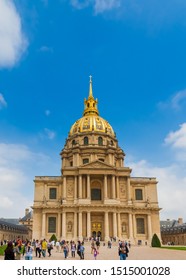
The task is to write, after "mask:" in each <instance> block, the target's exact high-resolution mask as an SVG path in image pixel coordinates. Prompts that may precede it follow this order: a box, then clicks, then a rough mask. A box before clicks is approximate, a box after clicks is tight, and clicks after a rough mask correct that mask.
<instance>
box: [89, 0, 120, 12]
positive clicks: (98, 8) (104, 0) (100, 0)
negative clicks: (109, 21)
mask: <svg viewBox="0 0 186 280" xmlns="http://www.w3.org/2000/svg"><path fill="white" fill-rule="evenodd" d="M120 6H121V1H120V0H95V4H94V10H95V13H96V14H99V13H103V12H105V11H109V10H112V9H115V8H119V7H120Z"/></svg>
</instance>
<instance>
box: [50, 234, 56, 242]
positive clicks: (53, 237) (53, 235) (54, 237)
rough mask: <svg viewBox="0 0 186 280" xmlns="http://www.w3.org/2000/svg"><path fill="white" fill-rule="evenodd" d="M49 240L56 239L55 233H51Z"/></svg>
mask: <svg viewBox="0 0 186 280" xmlns="http://www.w3.org/2000/svg"><path fill="white" fill-rule="evenodd" d="M50 240H51V241H55V242H56V241H57V237H56V236H55V234H52V236H51V237H50Z"/></svg>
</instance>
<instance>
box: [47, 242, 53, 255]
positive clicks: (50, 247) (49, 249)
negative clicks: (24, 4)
mask: <svg viewBox="0 0 186 280" xmlns="http://www.w3.org/2000/svg"><path fill="white" fill-rule="evenodd" d="M52 249H53V244H52V241H51V240H49V242H48V243H47V250H48V256H49V257H51V250H52Z"/></svg>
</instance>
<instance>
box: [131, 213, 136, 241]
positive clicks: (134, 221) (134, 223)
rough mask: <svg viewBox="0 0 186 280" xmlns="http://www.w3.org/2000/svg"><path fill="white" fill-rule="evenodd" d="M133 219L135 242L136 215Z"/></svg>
mask: <svg viewBox="0 0 186 280" xmlns="http://www.w3.org/2000/svg"><path fill="white" fill-rule="evenodd" d="M132 219H133V236H134V241H135V239H136V216H135V214H133V215H132Z"/></svg>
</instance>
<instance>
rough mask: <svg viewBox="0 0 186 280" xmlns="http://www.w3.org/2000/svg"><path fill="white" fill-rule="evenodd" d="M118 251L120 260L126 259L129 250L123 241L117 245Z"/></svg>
mask: <svg viewBox="0 0 186 280" xmlns="http://www.w3.org/2000/svg"><path fill="white" fill-rule="evenodd" d="M118 251H119V252H118V253H119V257H120V260H126V258H127V257H128V253H129V249H128V247H127V245H126V244H125V242H124V241H122V242H121V243H120V244H119V248H118Z"/></svg>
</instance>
